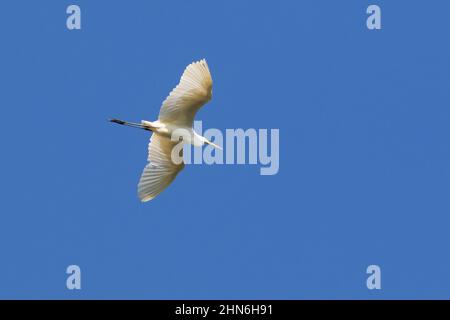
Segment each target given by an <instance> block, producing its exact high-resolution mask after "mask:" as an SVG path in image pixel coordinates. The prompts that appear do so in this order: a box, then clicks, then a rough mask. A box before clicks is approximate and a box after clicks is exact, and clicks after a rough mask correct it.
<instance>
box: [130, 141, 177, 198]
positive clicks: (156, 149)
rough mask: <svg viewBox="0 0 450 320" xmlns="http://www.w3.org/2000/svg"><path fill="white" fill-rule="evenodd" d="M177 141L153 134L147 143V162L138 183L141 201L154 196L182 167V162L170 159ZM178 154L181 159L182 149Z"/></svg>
mask: <svg viewBox="0 0 450 320" xmlns="http://www.w3.org/2000/svg"><path fill="white" fill-rule="evenodd" d="M177 143H178V142H176V141H171V140H170V139H169V138H166V137H161V136H159V135H156V134H153V135H152V137H151V138H150V143H149V145H148V149H149V150H148V161H149V163H148V164H147V166H146V167H145V168H144V171H143V172H142V175H141V179H140V180H139V185H138V195H139V199H141V201H142V202H146V201H149V200H152V199H153V198H155V197H156V196H157V195H158V194H160V193H161V192H162V191H163V190H164V189H165V188H167V186H168V185H169V184H170V183H171V182H172V181H173V180H174V179H175V177H176V176H177V174H178V173H179V172H180V171H181V170H182V169H183V168H184V163H183V162H182V161H181V163H180V164H176V163H174V162H173V161H172V157H171V154H172V150H173V148H174V146H175V145H176V144H177ZM179 156H180V157H181V158H180V159H182V157H183V149H182V148H181V149H180V153H179Z"/></svg>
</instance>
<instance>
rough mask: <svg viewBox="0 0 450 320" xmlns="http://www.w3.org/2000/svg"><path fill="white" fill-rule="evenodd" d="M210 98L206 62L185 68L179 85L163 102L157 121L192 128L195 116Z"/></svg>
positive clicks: (208, 74) (195, 63)
mask: <svg viewBox="0 0 450 320" xmlns="http://www.w3.org/2000/svg"><path fill="white" fill-rule="evenodd" d="M211 97H212V78H211V73H210V72H209V68H208V64H207V63H206V60H205V59H203V60H200V61H198V62H193V63H191V64H190V65H188V66H187V67H186V69H185V70H184V72H183V75H182V76H181V79H180V83H179V84H178V85H177V86H176V87H175V89H173V90H172V92H171V93H170V95H169V96H168V97H167V98H166V100H164V102H163V104H162V106H161V110H160V111H159V120H160V121H162V122H166V123H174V124H177V125H179V126H186V127H192V123H193V121H194V117H195V114H196V113H197V110H198V109H200V108H201V107H202V106H203V105H204V104H205V103H206V102H208V101H209V100H210V99H211Z"/></svg>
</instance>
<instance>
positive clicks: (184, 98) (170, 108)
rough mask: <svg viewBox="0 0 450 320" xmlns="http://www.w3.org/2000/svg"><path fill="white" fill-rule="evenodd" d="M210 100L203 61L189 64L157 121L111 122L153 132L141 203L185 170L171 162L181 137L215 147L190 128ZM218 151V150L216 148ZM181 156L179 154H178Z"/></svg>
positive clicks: (209, 81)
mask: <svg viewBox="0 0 450 320" xmlns="http://www.w3.org/2000/svg"><path fill="white" fill-rule="evenodd" d="M211 98H212V78H211V74H210V72H209V68H208V65H207V63H206V61H205V60H200V61H198V62H194V63H191V64H190V65H189V66H187V67H186V69H185V71H184V73H183V75H182V76H181V79H180V83H179V84H178V85H177V86H176V87H175V89H173V90H172V92H171V93H170V95H169V96H168V97H167V98H166V100H165V101H164V102H163V104H162V106H161V109H160V112H159V117H158V120H156V121H146V120H142V121H141V123H140V124H139V123H132V122H127V121H123V120H118V119H111V120H110V121H111V122H115V123H118V124H122V125H128V126H131V127H135V128H141V129H144V130H148V131H152V132H153V134H152V137H151V138H150V143H149V152H148V161H149V163H148V164H147V166H146V167H145V169H144V171H143V172H142V175H141V179H140V181H139V184H138V195H139V198H140V199H141V201H149V200H151V199H153V198H155V197H156V196H157V195H158V194H160V193H161V192H162V191H163V190H164V189H165V188H166V187H167V186H168V185H169V184H170V183H171V182H172V181H173V180H174V179H175V177H176V176H177V174H178V173H179V172H180V171H181V170H182V169H183V168H184V163H183V162H182V161H176V160H175V159H173V156H172V151H173V149H174V147H175V146H176V145H177V144H178V143H179V140H178V138H177V139H174V137H180V136H181V137H182V143H188V144H192V145H194V146H197V147H200V146H202V145H204V144H206V143H207V144H211V145H213V146H214V147H218V146H216V145H215V144H214V143H212V142H211V141H209V140H207V139H206V138H204V137H202V136H201V135H199V134H197V133H196V132H195V131H194V129H193V128H192V124H193V122H194V117H195V114H196V113H197V111H198V109H200V108H201V107H202V106H203V105H204V104H205V103H206V102H208V101H209V100H210V99H211ZM218 148H219V147H218ZM180 153H182V149H181V151H180ZM178 156H181V158H182V154H178Z"/></svg>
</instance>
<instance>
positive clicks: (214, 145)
mask: <svg viewBox="0 0 450 320" xmlns="http://www.w3.org/2000/svg"><path fill="white" fill-rule="evenodd" d="M205 142H206V143H207V144H209V145H211V146H213V147H214V148H217V149H219V150H223V149H222V147H219V146H218V145H217V144H215V143H212V142H211V141H209V140H206V139H205Z"/></svg>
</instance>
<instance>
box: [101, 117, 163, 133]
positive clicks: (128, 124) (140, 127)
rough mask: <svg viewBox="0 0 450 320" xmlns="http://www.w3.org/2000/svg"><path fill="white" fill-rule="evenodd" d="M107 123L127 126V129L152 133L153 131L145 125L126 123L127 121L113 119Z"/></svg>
mask: <svg viewBox="0 0 450 320" xmlns="http://www.w3.org/2000/svg"><path fill="white" fill-rule="evenodd" d="M109 122H113V123H117V124H121V125H124V126H128V127H133V128H139V129H143V130H147V131H153V129H154V128H153V127H151V126H150V125H148V124H147V123H136V122H128V121H123V120H119V119H114V118H113V119H109Z"/></svg>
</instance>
